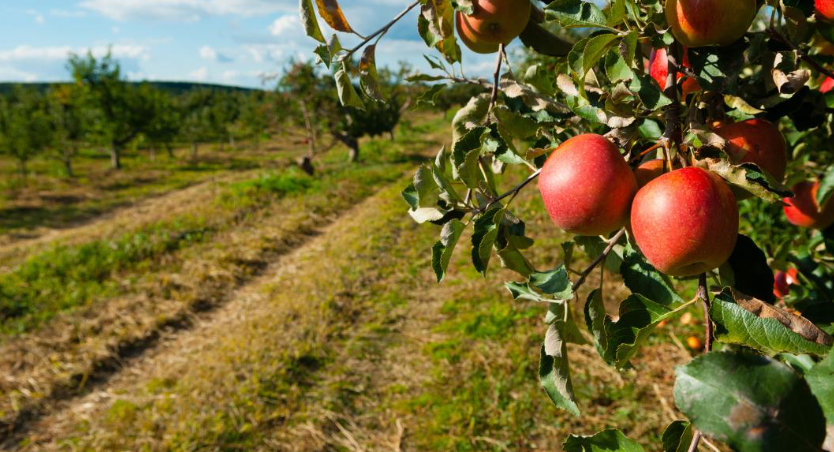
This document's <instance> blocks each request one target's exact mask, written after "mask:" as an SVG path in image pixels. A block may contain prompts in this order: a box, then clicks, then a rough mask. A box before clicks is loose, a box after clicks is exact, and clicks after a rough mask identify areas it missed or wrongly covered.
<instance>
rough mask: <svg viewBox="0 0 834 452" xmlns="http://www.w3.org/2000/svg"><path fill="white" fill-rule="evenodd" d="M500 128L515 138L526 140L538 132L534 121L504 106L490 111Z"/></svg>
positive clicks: (537, 126)
mask: <svg viewBox="0 0 834 452" xmlns="http://www.w3.org/2000/svg"><path fill="white" fill-rule="evenodd" d="M492 112H493V113H494V114H495V117H496V118H498V121H499V122H500V123H501V126H502V127H503V128H504V129H505V130H506V131H507V132H509V133H510V134H511V135H512V136H513V137H516V138H528V137H531V136H534V135H535V134H536V132H537V131H538V130H539V125H538V123H536V121H534V120H532V119H530V118H528V117H526V116H521V115H520V114H518V113H516V112H514V111H512V110H510V109H509V108H507V107H505V106H499V107H496V108H494V109H493V110H492Z"/></svg>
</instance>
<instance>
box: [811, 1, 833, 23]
mask: <svg viewBox="0 0 834 452" xmlns="http://www.w3.org/2000/svg"><path fill="white" fill-rule="evenodd" d="M814 7H815V8H816V10H817V17H819V18H820V19H824V20H834V0H814Z"/></svg>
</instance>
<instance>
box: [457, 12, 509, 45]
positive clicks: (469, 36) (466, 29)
mask: <svg viewBox="0 0 834 452" xmlns="http://www.w3.org/2000/svg"><path fill="white" fill-rule="evenodd" d="M455 27H456V28H457V30H458V37H459V38H460V40H461V42H463V45H465V46H466V47H468V48H469V50H471V51H473V52H475V53H495V52H497V51H498V44H490V43H488V42H484V41H483V40H482V39H481V38H479V37H478V35H477V34H476V33H475V31H474V30H472V27H471V26H470V25H469V23H468V22H467V21H466V19H465V18H464V16H463V13H460V12H458V13H457V14H456V15H455Z"/></svg>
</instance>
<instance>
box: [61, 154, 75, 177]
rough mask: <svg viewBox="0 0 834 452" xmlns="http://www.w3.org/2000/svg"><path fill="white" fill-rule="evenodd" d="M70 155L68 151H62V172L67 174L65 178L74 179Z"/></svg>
mask: <svg viewBox="0 0 834 452" xmlns="http://www.w3.org/2000/svg"><path fill="white" fill-rule="evenodd" d="M71 156H72V154H71V153H70V151H69V150H64V158H63V159H62V160H63V161H64V170H65V171H66V173H67V177H75V173H74V172H73V171H72V157H71Z"/></svg>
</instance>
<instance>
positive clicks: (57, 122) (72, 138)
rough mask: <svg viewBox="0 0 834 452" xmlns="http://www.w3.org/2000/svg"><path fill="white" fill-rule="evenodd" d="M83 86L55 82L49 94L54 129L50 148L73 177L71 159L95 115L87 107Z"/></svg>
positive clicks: (69, 175) (51, 120)
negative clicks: (85, 106)
mask: <svg viewBox="0 0 834 452" xmlns="http://www.w3.org/2000/svg"><path fill="white" fill-rule="evenodd" d="M83 94H84V93H83V90H82V89H81V88H80V87H79V86H78V85H73V84H69V85H55V86H53V87H52V88H51V89H50V90H49V92H48V93H47V97H46V106H47V110H46V111H47V117H48V121H49V126H50V128H51V130H52V133H51V134H50V136H49V148H50V149H52V150H53V153H54V155H55V156H56V157H57V158H58V159H59V160H60V161H61V163H63V164H64V170H65V172H66V175H67V177H74V175H75V174H74V172H73V167H72V159H73V158H74V157H75V155H76V154H77V153H78V148H79V147H80V145H81V143H82V142H83V140H84V137H85V136H86V133H87V127H89V125H90V124H91V123H92V121H93V120H94V118H92V115H91V114H90V111H89V110H87V109H85V108H84V102H85V99H84V98H83Z"/></svg>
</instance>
